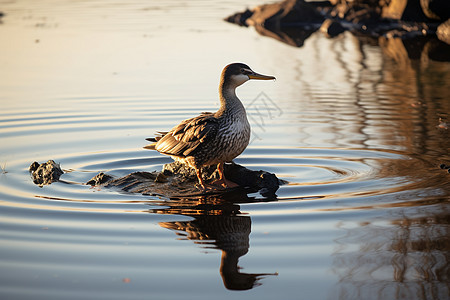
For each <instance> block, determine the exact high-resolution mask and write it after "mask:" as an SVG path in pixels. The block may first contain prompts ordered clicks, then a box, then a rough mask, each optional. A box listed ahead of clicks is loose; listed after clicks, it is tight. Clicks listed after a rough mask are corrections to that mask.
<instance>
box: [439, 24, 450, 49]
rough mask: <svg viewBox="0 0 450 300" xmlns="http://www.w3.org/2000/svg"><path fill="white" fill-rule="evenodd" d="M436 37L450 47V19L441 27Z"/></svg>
mask: <svg viewBox="0 0 450 300" xmlns="http://www.w3.org/2000/svg"><path fill="white" fill-rule="evenodd" d="M436 35H437V37H438V38H439V39H440V40H441V41H443V42H445V43H447V44H449V45H450V19H448V20H447V21H445V22H444V23H442V24H441V25H439V27H438V28H437V30H436Z"/></svg>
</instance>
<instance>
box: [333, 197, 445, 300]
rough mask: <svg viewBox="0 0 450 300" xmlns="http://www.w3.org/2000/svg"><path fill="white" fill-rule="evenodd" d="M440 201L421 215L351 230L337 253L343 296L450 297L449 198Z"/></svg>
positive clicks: (335, 267)
mask: <svg viewBox="0 0 450 300" xmlns="http://www.w3.org/2000/svg"><path fill="white" fill-rule="evenodd" d="M436 201H437V202H440V203H441V204H440V205H437V206H433V208H432V209H433V212H429V213H427V214H423V215H422V214H421V216H419V217H410V216H405V215H403V216H397V217H394V219H393V220H392V221H391V222H390V224H377V222H367V223H364V224H358V226H356V227H353V228H348V229H347V233H346V235H345V236H344V237H343V238H340V239H338V240H337V241H336V242H337V244H338V245H339V247H338V248H337V249H336V252H335V255H334V263H333V270H334V271H335V272H336V273H337V274H338V275H339V278H340V280H339V284H338V287H337V293H336V294H337V295H339V296H338V298H339V299H449V297H450V230H449V229H450V210H449V209H448V206H447V204H446V203H447V202H448V199H443V198H441V199H436ZM422 210H423V209H422ZM403 212H404V211H403ZM386 225H387V226H386ZM342 227H346V226H342ZM355 247H356V249H355Z"/></svg>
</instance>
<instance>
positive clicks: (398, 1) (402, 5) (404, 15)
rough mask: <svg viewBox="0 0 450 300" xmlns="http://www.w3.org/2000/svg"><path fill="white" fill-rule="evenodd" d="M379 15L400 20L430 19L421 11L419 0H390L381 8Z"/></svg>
mask: <svg viewBox="0 0 450 300" xmlns="http://www.w3.org/2000/svg"><path fill="white" fill-rule="evenodd" d="M381 16H382V17H383V18H388V19H394V20H402V21H413V22H429V21H431V19H429V18H428V17H427V16H426V15H425V14H424V12H423V11H422V7H421V6H420V0H391V1H390V3H389V5H388V6H384V7H383V8H382V14H381Z"/></svg>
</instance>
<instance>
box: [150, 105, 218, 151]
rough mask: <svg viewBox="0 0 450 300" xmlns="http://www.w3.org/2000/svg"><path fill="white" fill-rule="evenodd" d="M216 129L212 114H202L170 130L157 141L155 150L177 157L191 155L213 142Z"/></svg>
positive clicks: (216, 125) (216, 123)
mask: <svg viewBox="0 0 450 300" xmlns="http://www.w3.org/2000/svg"><path fill="white" fill-rule="evenodd" d="M218 127H219V126H218V122H217V119H216V117H215V116H214V114H213V113H203V114H201V115H200V116H198V117H195V118H192V119H187V120H184V121H182V122H181V123H180V124H178V125H177V126H175V127H174V128H172V130H170V131H169V132H168V133H167V134H165V135H164V136H163V137H161V138H160V139H158V141H157V143H156V145H155V150H157V151H159V152H161V153H164V154H167V155H172V156H178V157H186V156H188V155H193V154H194V153H195V152H197V151H198V150H199V149H200V148H201V147H202V145H203V144H204V143H207V141H211V140H214V138H213V137H214V136H215V135H216V133H217V131H218Z"/></svg>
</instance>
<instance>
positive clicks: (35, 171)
mask: <svg viewBox="0 0 450 300" xmlns="http://www.w3.org/2000/svg"><path fill="white" fill-rule="evenodd" d="M28 170H29V171H30V173H31V176H32V177H33V182H34V183H35V184H37V185H39V186H44V185H48V184H51V183H53V182H55V181H58V180H59V177H60V176H61V175H62V174H64V171H63V170H61V167H60V165H59V164H57V163H55V161H53V160H49V161H47V162H45V163H42V164H39V163H38V162H36V161H35V162H34V163H32V164H31V165H30V168H29V169H28Z"/></svg>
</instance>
